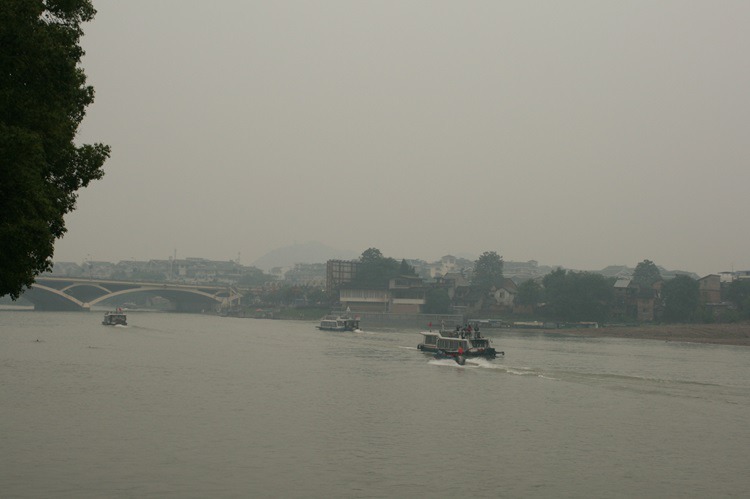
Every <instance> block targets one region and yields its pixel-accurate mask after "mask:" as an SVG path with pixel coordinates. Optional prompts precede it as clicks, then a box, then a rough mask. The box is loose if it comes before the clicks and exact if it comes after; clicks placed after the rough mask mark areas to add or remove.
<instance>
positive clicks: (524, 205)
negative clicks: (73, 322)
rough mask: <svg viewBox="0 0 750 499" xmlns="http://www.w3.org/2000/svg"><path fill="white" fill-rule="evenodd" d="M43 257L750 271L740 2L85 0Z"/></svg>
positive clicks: (746, 74) (745, 46) (748, 69)
mask: <svg viewBox="0 0 750 499" xmlns="http://www.w3.org/2000/svg"><path fill="white" fill-rule="evenodd" d="M94 5H95V7H96V9H97V10H98V11H99V13H98V15H97V17H96V19H95V20H94V21H93V22H92V23H89V24H87V25H85V26H84V29H85V32H86V36H85V37H84V40H83V45H84V48H85V49H86V51H87V56H86V58H85V59H84V68H85V70H86V73H87V75H88V79H89V83H91V84H92V85H94V87H95V89H96V102H95V103H94V105H92V106H91V107H90V108H89V112H88V115H87V118H86V120H85V121H84V124H83V126H82V128H81V134H80V139H81V141H82V142H93V141H100V142H104V143H107V144H110V145H111V146H112V150H113V154H112V158H111V159H110V160H109V161H108V162H107V163H106V165H105V171H106V175H105V177H104V179H102V180H101V181H98V182H96V183H94V184H92V185H91V186H89V188H87V189H85V190H83V191H82V192H81V194H80V198H79V202H78V209H77V211H75V212H74V213H72V214H70V215H69V216H68V217H67V218H66V220H67V224H68V229H69V232H68V234H67V235H66V236H65V238H64V239H63V240H61V241H59V242H58V244H57V249H56V253H55V260H68V261H79V262H80V261H82V260H83V259H84V258H87V257H90V258H93V259H95V260H110V261H118V260H125V259H130V258H135V259H150V258H167V257H168V256H171V255H172V254H173V252H174V250H175V249H176V250H177V253H178V257H179V258H182V257H186V256H200V257H205V258H212V259H225V260H228V259H234V258H236V257H237V254H238V253H241V255H242V258H241V259H242V262H243V263H250V262H252V261H253V260H254V259H256V258H258V257H260V256H262V255H264V254H265V253H266V252H268V251H269V250H271V249H274V248H277V247H280V246H286V245H289V244H293V243H295V242H297V243H301V242H306V241H320V242H322V243H324V244H326V245H329V246H332V247H334V248H341V249H345V250H352V251H355V252H357V253H361V252H362V251H363V250H364V249H366V248H368V247H372V246H374V247H377V248H379V249H380V250H381V251H382V252H383V254H385V255H386V256H392V257H394V258H422V259H426V260H434V259H438V258H439V257H440V256H442V255H445V254H473V255H479V254H480V253H482V252H483V251H489V250H493V251H497V252H498V253H499V254H500V255H503V256H504V257H505V259H506V260H530V259H535V260H538V261H540V262H542V263H544V264H548V265H563V266H565V267H568V268H578V269H596V268H601V267H603V266H605V265H608V264H625V265H630V266H635V264H637V263H638V262H639V261H641V260H643V259H650V260H653V261H654V262H655V263H657V264H658V265H663V266H664V267H667V268H680V269H684V270H690V271H693V272H696V273H698V274H707V273H710V272H718V271H722V270H730V269H731V268H732V266H733V267H734V269H750V230H748V229H747V226H748V223H747V221H746V218H747V213H748V211H750V196H748V193H747V191H748V185H749V184H750V168H749V167H748V166H749V165H748V157H749V154H748V152H749V151H748V149H749V147H750V140H748V135H749V132H750V126H749V125H750V92H748V89H749V88H750V59H749V58H748V55H747V54H748V53H749V52H750V30H749V29H748V28H747V27H748V26H749V25H750V3H749V2H746V1H744V0H743V1H722V2H709V1H685V0H679V1H659V2H653V1H629V2H614V1H612V2H602V1H568V2H525V1H518V2H504V1H487V2H478V1H475V2H439V1H403V2H402V1H399V2H396V1H385V2H383V1H377V2H350V1H324V2H314V1H311V2H291V1H283V2H271V1H268V2H249V1H239V0H232V1H230V0H226V1H222V2H211V3H209V2H183V1H176V0H172V1H167V0H160V1H158V2H151V1H144V0H138V1H134V0H130V1H128V2H109V1H97V0H95V1H94Z"/></svg>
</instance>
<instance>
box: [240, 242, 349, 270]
mask: <svg viewBox="0 0 750 499" xmlns="http://www.w3.org/2000/svg"><path fill="white" fill-rule="evenodd" d="M356 258H359V253H355V252H353V251H346V250H338V249H334V248H331V247H329V246H326V245H325V244H322V243H319V242H309V243H304V244H293V245H291V246H284V247H283V248H276V249H274V250H271V251H269V252H268V253H266V254H265V255H263V256H262V257H260V258H258V259H257V260H255V261H254V262H253V263H252V264H251V265H253V266H254V267H258V268H259V269H261V270H266V271H267V270H271V269H272V268H274V267H292V266H294V264H296V263H325V262H327V261H328V260H335V259H341V260H353V259H356Z"/></svg>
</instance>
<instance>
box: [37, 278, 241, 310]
mask: <svg viewBox="0 0 750 499" xmlns="http://www.w3.org/2000/svg"><path fill="white" fill-rule="evenodd" d="M136 293H146V294H151V295H157V296H161V297H163V298H165V299H167V300H169V301H170V302H172V303H173V304H174V305H175V307H176V308H177V310H178V311H203V310H206V309H214V308H218V307H228V306H231V305H232V304H234V303H236V302H238V301H239V300H240V298H241V295H240V294H239V292H238V291H237V290H236V289H234V288H232V287H229V286H211V285H206V286H199V285H196V286H190V285H183V284H166V283H159V284H155V283H140V282H132V281H94V280H90V279H87V280H84V279H65V278H40V279H37V282H36V283H35V284H34V285H33V286H32V287H31V288H30V289H28V290H27V291H26V292H25V293H24V298H26V299H28V300H29V301H30V302H32V303H33V304H34V306H35V308H36V309H38V310H89V309H91V307H92V306H95V305H98V304H100V303H102V302H104V301H106V300H110V299H112V298H116V297H118V296H126V295H128V294H136Z"/></svg>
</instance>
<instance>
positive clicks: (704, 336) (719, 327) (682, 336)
mask: <svg viewBox="0 0 750 499" xmlns="http://www.w3.org/2000/svg"><path fill="white" fill-rule="evenodd" d="M544 332H545V333H546V334H560V335H566V336H585V337H591V338H597V337H599V338H633V339H649V340H659V341H683V342H690V343H712V344H716V345H735V346H750V323H748V322H743V323H737V324H662V325H654V326H650V325H644V326H637V327H631V326H627V327H626V326H605V327H599V328H583V329H545V330H544Z"/></svg>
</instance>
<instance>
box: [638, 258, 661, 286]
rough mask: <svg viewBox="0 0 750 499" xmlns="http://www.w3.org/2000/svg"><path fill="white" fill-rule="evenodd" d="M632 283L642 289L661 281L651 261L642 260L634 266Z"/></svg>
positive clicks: (659, 274) (657, 270)
mask: <svg viewBox="0 0 750 499" xmlns="http://www.w3.org/2000/svg"><path fill="white" fill-rule="evenodd" d="M633 281H635V283H636V284H637V285H638V286H640V287H644V288H650V287H651V286H653V285H654V283H656V282H659V281H661V272H659V267H657V266H656V264H655V263H654V262H652V261H651V260H643V261H642V262H640V263H639V264H638V265H636V266H635V271H634V272H633Z"/></svg>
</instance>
